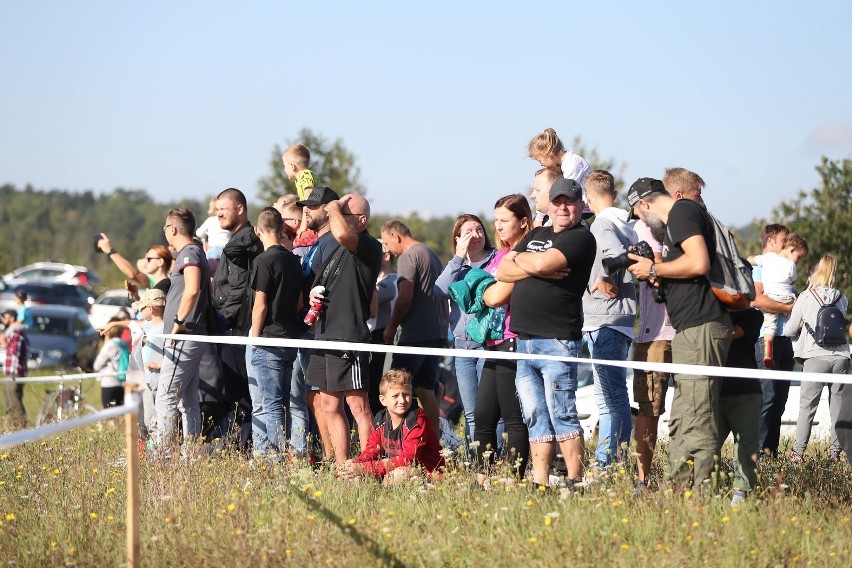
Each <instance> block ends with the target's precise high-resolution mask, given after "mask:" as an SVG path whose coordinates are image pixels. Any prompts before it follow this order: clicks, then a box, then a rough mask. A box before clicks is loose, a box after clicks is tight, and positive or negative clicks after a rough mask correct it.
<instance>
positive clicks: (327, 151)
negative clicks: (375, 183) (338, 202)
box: [257, 128, 366, 203]
mask: <svg viewBox="0 0 852 568" xmlns="http://www.w3.org/2000/svg"><path fill="white" fill-rule="evenodd" d="M297 143H298V144H304V145H305V146H307V147H308V149H309V150H310V151H311V165H310V169H311V171H312V172H313V173H314V177H315V178H316V179H317V181H318V183H320V184H322V185H325V186H328V187H330V188H331V189H333V190H334V191H336V192H337V193H338V194H340V195H343V194H344V193H358V194H361V195H364V194H365V193H366V189H365V188H364V185H363V184H362V183H361V180H360V177H361V168H359V167H358V166H357V165H356V163H355V162H356V157H355V155H354V154H353V153H352V152H350V151H349V150H347V149H346V147H345V146H344V145H343V141H342V140H341V139H340V138H338V139H336V140H334V142H330V141H329V140H327V139H326V138H325V137H323V136H322V135H320V134H317V133H315V132H313V131H312V130H311V129H309V128H303V129H302V130H300V131H299V135H298V136H297V137H296V139H295V140H288V141H287V146H289V145H291V144H297ZM287 146H285V147H284V148H282V147H281V146H279V145H278V144H276V145H275V147H274V148H273V149H272V156H271V157H270V159H269V167H270V169H271V170H272V172H271V173H270V174H269V175H268V176H266V177H263V178H261V179H260V180H258V182H257V184H258V193H257V197H258V199H259V200H260V201H261V202H262V203H272V202H274V201H275V200H276V199H278V198H279V197H280V196H282V195H285V194H288V193H292V194H295V193H296V184H295V183H293V182H292V181H290V180H289V179H288V178H287V174H285V173H284V164H283V163H282V162H281V154H282V153H283V152H284V150H285V149H286V148H287Z"/></svg>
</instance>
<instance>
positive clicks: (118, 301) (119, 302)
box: [97, 296, 131, 307]
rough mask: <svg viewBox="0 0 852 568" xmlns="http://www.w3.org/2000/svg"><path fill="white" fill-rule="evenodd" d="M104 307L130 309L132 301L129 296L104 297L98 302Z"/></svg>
mask: <svg viewBox="0 0 852 568" xmlns="http://www.w3.org/2000/svg"><path fill="white" fill-rule="evenodd" d="M97 303H98V304H100V305H102V306H123V307H130V304H131V302H130V299H129V298H128V297H127V296H103V297H101V299H100V300H98V301H97Z"/></svg>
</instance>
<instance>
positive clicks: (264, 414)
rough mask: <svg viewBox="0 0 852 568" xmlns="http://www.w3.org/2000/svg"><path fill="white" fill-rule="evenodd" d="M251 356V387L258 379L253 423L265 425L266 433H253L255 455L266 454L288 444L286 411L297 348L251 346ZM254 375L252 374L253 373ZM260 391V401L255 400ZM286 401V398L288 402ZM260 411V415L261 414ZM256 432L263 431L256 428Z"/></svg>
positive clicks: (253, 405)
mask: <svg viewBox="0 0 852 568" xmlns="http://www.w3.org/2000/svg"><path fill="white" fill-rule="evenodd" d="M248 357H251V369H252V372H250V374H249V391H250V392H251V390H252V389H251V383H252V379H254V382H255V388H254V393H252V394H251V397H252V401H251V402H252V425H253V426H254V425H255V424H258V425H259V424H260V423H261V422H262V423H263V425H264V426H265V432H263V434H265V435H259V436H254V435H253V436H252V438H253V442H254V453H255V455H263V454H265V453H266V452H268V451H269V450H270V449H274V450H277V451H283V450H284V449H285V448H286V447H287V444H286V442H287V435H286V426H287V421H286V416H285V415H286V414H287V413H286V411H285V408H286V407H287V406H289V404H290V380H291V379H292V374H293V361H295V360H296V349H294V348H292V347H261V346H258V347H250V348H248V349H246V358H248ZM252 375H253V376H252ZM257 395H259V398H260V401H259V404H258V401H256V400H255V398H256V396H257ZM284 401H287V406H285V403H284ZM258 411H259V415H258ZM252 430H253V432H252V433H253V434H255V433H258V434H259V433H260V429H259V428H258V429H254V428H252Z"/></svg>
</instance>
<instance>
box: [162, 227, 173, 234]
mask: <svg viewBox="0 0 852 568" xmlns="http://www.w3.org/2000/svg"><path fill="white" fill-rule="evenodd" d="M169 227H174V225H163V232H164V233H165V232H166V229H168V228H169Z"/></svg>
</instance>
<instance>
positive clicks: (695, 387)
mask: <svg viewBox="0 0 852 568" xmlns="http://www.w3.org/2000/svg"><path fill="white" fill-rule="evenodd" d="M732 333H733V326H732V325H731V317H730V316H729V315H728V314H727V313H726V314H724V315H723V316H721V317H720V318H718V319H716V320H713V321H710V322H707V323H703V324H701V325H697V326H694V327H690V328H687V329H684V330H680V331H678V332H677V333H676V334H675V337H674V340H673V341H672V362H673V363H675V364H688V365H712V366H715V367H722V366H724V365H725V362H726V361H727V359H728V350H729V349H730V347H731V335H732ZM720 388H721V379H719V378H716V377H709V376H707V375H693V374H681V373H678V374H676V375H675V391H674V397H673V398H672V408H671V415H670V418H669V436H670V440H669V479H670V480H671V482H672V483H673V484H674V485H675V486H676V487H677V488H680V489H684V488H689V487H690V486H696V487H697V486H698V485H700V484H701V482H702V481H703V480H704V478H705V477H707V476H708V475H709V474H710V472H711V471H712V470H713V464H714V456H715V455H716V453H717V451H718V449H719V418H718V413H719V391H720Z"/></svg>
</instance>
